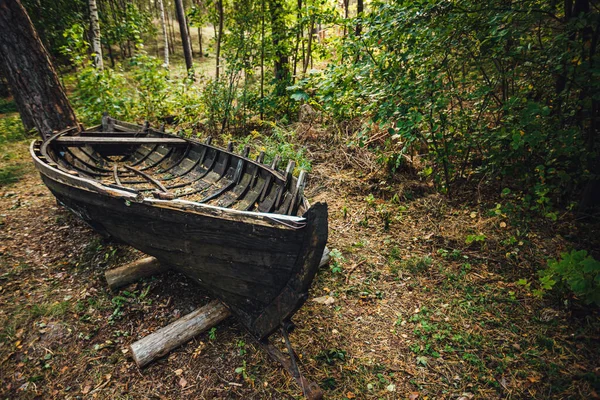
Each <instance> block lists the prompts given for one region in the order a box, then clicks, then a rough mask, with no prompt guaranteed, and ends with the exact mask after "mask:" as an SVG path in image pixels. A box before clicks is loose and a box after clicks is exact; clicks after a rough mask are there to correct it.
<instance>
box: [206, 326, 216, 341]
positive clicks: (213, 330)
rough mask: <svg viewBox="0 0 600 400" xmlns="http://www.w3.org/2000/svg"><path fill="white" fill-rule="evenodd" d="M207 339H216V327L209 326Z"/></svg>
mask: <svg viewBox="0 0 600 400" xmlns="http://www.w3.org/2000/svg"><path fill="white" fill-rule="evenodd" d="M208 339H209V340H216V339H217V328H215V327H214V326H213V327H212V328H210V330H209V331H208Z"/></svg>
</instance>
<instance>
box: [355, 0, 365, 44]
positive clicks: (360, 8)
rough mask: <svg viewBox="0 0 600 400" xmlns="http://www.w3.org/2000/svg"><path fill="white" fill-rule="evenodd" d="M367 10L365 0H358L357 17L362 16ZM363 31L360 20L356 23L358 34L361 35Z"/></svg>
mask: <svg viewBox="0 0 600 400" xmlns="http://www.w3.org/2000/svg"><path fill="white" fill-rule="evenodd" d="M364 10H365V3H364V2H363V0H356V18H362V13H363V11H364ZM361 32H362V24H361V23H360V20H359V21H358V23H357V24H356V32H355V33H356V36H360V34H361Z"/></svg>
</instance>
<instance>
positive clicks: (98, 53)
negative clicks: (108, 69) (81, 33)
mask: <svg viewBox="0 0 600 400" xmlns="http://www.w3.org/2000/svg"><path fill="white" fill-rule="evenodd" d="M89 6H90V22H91V25H92V52H93V54H92V56H93V58H94V65H95V66H96V68H98V69H99V70H103V69H104V62H103V61H102V45H101V43H100V22H98V7H97V6H96V0H89Z"/></svg>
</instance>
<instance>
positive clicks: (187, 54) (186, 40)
mask: <svg viewBox="0 0 600 400" xmlns="http://www.w3.org/2000/svg"><path fill="white" fill-rule="evenodd" d="M175 11H176V12H177V21H178V22H179V32H180V34H181V44H182V45H183V56H184V58H185V67H186V68H187V71H188V76H189V77H190V78H192V79H193V78H194V63H193V59H192V48H191V43H190V37H189V35H188V32H187V22H186V21H185V13H184V11H183V2H182V0H175Z"/></svg>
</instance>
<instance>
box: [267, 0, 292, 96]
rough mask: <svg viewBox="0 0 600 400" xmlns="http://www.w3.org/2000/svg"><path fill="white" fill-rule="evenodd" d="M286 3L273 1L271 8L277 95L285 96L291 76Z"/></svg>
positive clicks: (270, 4)
mask: <svg viewBox="0 0 600 400" xmlns="http://www.w3.org/2000/svg"><path fill="white" fill-rule="evenodd" d="M284 5H285V3H284V1H283V0H271V1H270V2H269V8H270V10H269V11H270V12H271V37H272V41H273V48H274V49H275V61H274V64H273V69H274V71H273V72H274V75H275V80H276V82H277V83H276V89H275V91H276V94H277V95H279V96H283V95H285V93H286V89H285V88H286V87H287V83H288V81H289V76H290V68H289V57H288V51H287V49H286V48H285V47H286V37H287V32H286V26H285V15H284Z"/></svg>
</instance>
